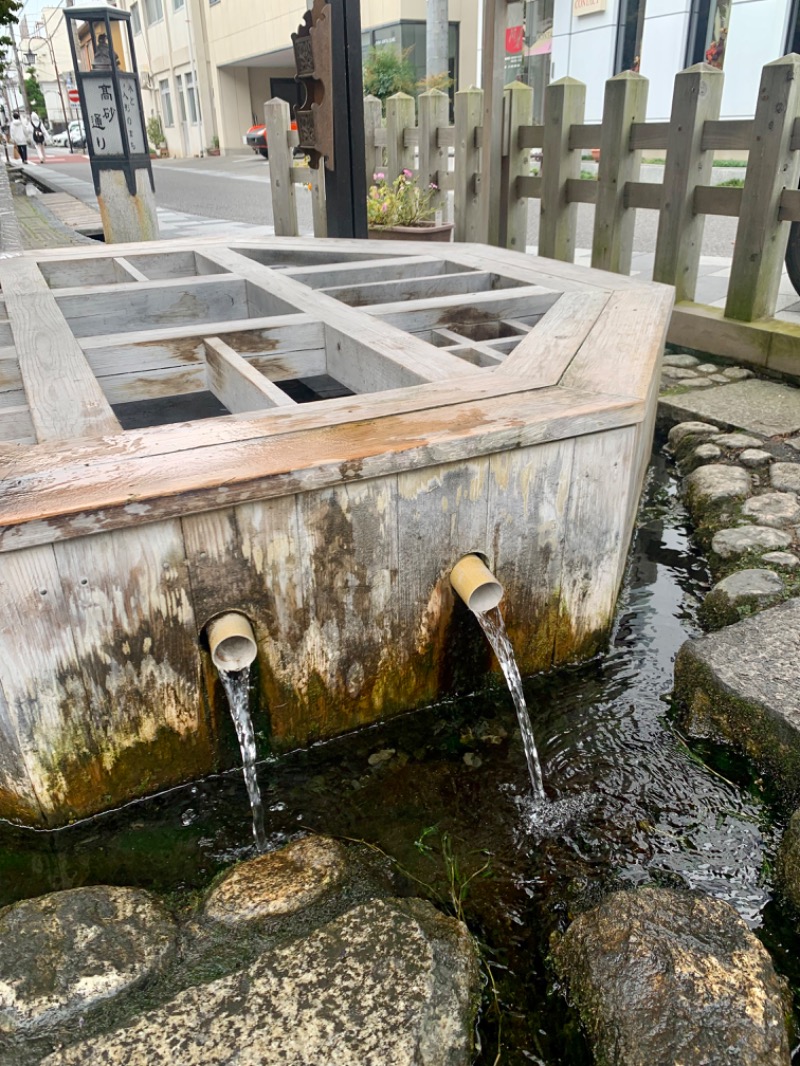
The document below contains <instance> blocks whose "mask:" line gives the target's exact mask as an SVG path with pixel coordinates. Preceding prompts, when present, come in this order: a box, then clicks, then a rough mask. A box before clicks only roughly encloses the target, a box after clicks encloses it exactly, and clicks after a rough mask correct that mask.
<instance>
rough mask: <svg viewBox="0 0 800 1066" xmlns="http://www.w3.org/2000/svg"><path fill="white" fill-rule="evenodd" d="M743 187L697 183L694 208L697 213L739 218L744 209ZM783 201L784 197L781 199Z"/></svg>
mask: <svg viewBox="0 0 800 1066" xmlns="http://www.w3.org/2000/svg"><path fill="white" fill-rule="evenodd" d="M743 192H744V190H743V189H733V188H724V187H723V188H713V187H711V186H708V185H697V186H696V187H695V190H694V210H695V213H696V214H704V215H728V216H729V217H730V218H738V217H739V212H740V211H741V209H742V193H743ZM781 203H783V199H781Z"/></svg>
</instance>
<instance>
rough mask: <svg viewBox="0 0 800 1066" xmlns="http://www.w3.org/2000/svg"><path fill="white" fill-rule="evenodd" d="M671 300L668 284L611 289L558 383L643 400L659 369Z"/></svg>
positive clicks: (670, 290)
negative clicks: (635, 289)
mask: <svg viewBox="0 0 800 1066" xmlns="http://www.w3.org/2000/svg"><path fill="white" fill-rule="evenodd" d="M672 304H673V294H672V289H670V288H668V287H667V286H661V285H659V286H655V285H653V286H650V287H648V288H646V289H640V290H639V291H638V292H625V293H622V292H617V293H614V294H613V295H612V296H611V297H610V298H609V300H608V303H607V304H606V306H605V308H604V310H603V314H602V317H601V318H599V320H598V322H597V324H596V326H595V327H594V329H593V330H592V335H591V339H590V341H589V343H587V344H584V345H583V346H582V347H581V349H580V350H579V352H578V353H577V355H576V356H575V358H574V359H573V360H572V362H571V363H570V365H569V368H568V369H567V370H566V372H565V373H564V375H563V377H562V379H561V380H562V382H563V383H564V384H565V385H569V386H570V387H572V388H581V389H589V390H591V391H592V392H593V393H594V394H595V395H599V394H603V393H605V394H606V395H616V396H626V395H627V396H635V397H637V398H638V399H640V400H644V398H645V397H646V396H647V395H648V392H649V388H650V383H651V381H652V379H653V376H654V375H657V374H658V373H659V366H660V359H661V354H662V352H663V350H664V341H665V339H666V330H667V326H668V323H669V313H670V311H671V309H672Z"/></svg>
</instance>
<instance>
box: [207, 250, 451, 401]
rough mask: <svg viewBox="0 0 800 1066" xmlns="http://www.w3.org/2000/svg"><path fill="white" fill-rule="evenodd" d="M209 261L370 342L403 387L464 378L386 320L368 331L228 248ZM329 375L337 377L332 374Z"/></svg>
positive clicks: (321, 298)
mask: <svg viewBox="0 0 800 1066" xmlns="http://www.w3.org/2000/svg"><path fill="white" fill-rule="evenodd" d="M209 257H210V258H212V259H213V260H214V261H215V262H217V263H219V264H220V265H221V266H226V267H228V268H229V269H232V270H237V271H239V272H240V273H241V274H242V275H243V276H244V277H246V278H247V280H248V281H249V282H250V283H251V284H252V285H253V287H258V288H261V289H262V290H263V291H264V292H268V293H269V298H270V299H272V300H280V302H281V303H285V304H287V305H288V304H292V305H294V307H295V308H296V309H297V310H300V311H305V312H307V313H309V314H313V315H314V316H315V317H317V318H318V319H320V320H321V321H323V322H325V324H326V325H330V326H333V327H334V328H335V329H336V330H338V331H339V332H340V333H342V334H344V335H345V336H348V337H351V338H352V340H353V342H354V344H355V345H356V346H359V345H362V344H368V345H369V346H370V347H371V348H372V349H373V351H374V352H375V356H376V358H379V359H380V361H381V362H382V363H383V364H384V365H386V364H388V363H389V362H393V363H395V364H397V366H398V373H399V374H400V375H401V376H402V377H405V383H406V384H408V383H410V381H409V378H411V377H414V378H416V380H417V381H438V380H442V379H444V378H447V377H451V378H455V377H463V376H465V370H464V364H463V363H461V362H460V360H457V359H453V358H452V357H451V356H448V355H447V354H446V353H443V352H438V351H437V350H436V349H435V348H432V347H431V346H430V345H427V344H424V343H423V342H421V341H417V340H416V338H413V337H409V336H408V334H407V333H403V332H402V331H400V330H398V329H394V328H393V327H392V326H391V325H390V324H389V323H387V322H383V323H377V322H376V323H374V325H373V326H372V328H370V323H369V319H367V318H366V317H365V316H364V313H363V312H354V311H353V310H352V309H351V308H349V307H346V306H345V305H344V304H341V303H339V301H338V300H334V299H333V298H332V297H330V296H325V295H324V294H322V293H320V292H318V291H317V292H313V293H312V292H309V291H308V290H307V289H306V288H305V286H304V285H301V284H300V283H299V282H297V281H295V280H294V279H292V278H289V277H287V276H286V274H284V273H281V272H279V271H276V270H271V269H270V268H269V267H265V266H263V265H261V264H259V263H256V262H255V261H253V260H251V259H246V258H244V257H243V256H241V255H238V254H237V253H236V252H235V251H233V250H232V249H219V250H218V251H216V252H214V253H213V254H212V253H209ZM468 372H469V371H467V373H468ZM333 376H334V377H336V375H335V374H334V375H333ZM337 380H338V379H337ZM387 387H391V386H387Z"/></svg>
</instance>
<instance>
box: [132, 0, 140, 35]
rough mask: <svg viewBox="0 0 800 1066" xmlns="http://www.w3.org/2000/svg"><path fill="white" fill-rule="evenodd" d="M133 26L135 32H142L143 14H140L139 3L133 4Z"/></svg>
mask: <svg viewBox="0 0 800 1066" xmlns="http://www.w3.org/2000/svg"><path fill="white" fill-rule="evenodd" d="M131 26H132V27H133V32H134V33H136V34H139V33H141V32H142V16H141V15H140V14H139V5H138V4H131Z"/></svg>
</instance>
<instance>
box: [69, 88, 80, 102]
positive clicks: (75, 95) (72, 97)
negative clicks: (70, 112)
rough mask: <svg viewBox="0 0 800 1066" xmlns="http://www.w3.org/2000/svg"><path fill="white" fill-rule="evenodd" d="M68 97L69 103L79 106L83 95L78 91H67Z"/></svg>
mask: <svg viewBox="0 0 800 1066" xmlns="http://www.w3.org/2000/svg"><path fill="white" fill-rule="evenodd" d="M67 96H68V97H69V102H70V103H71V104H77V103H78V101H79V100H80V98H81V94H80V93H79V92H78V90H77V89H67Z"/></svg>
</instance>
